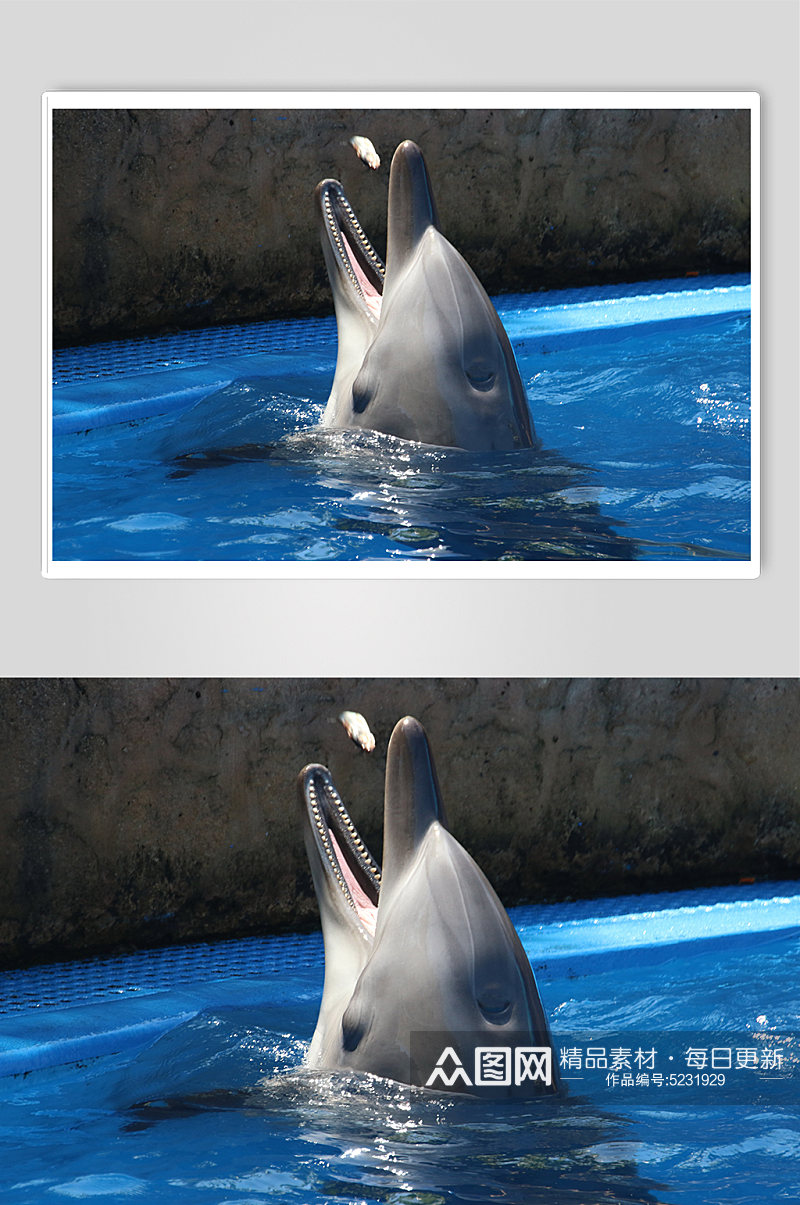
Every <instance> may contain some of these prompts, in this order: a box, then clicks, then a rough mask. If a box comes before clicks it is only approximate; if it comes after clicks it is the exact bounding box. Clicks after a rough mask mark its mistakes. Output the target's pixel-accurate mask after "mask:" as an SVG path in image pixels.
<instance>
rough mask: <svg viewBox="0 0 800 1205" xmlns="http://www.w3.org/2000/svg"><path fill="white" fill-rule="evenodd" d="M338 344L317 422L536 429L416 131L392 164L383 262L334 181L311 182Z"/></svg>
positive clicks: (470, 444) (466, 431)
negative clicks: (442, 217) (455, 241)
mask: <svg viewBox="0 0 800 1205" xmlns="http://www.w3.org/2000/svg"><path fill="white" fill-rule="evenodd" d="M315 204H316V210H317V219H318V223H319V227H320V237H321V241H322V249H323V252H324V255H325V263H326V266H327V269H328V276H329V278H330V282H331V289H332V291H333V301H334V308H335V311H336V322H337V328H338V340H339V342H338V355H337V361H336V372H335V375H334V380H333V386H332V389H331V394H330V398H329V399H328V404H327V407H326V409H325V413H324V415H323V418H322V425H323V426H325V427H345V428H348V427H361V428H367V429H369V430H373V431H382V432H384V433H386V434H388V435H395V436H398V437H399V438H401V439H408V440H416V441H418V442H420V443H424V444H436V445H442V446H445V447H454V448H464V449H469V450H471V451H492V450H497V451H504V450H508V449H512V448H520V447H522V448H527V447H531V446H533V444H534V440H535V434H534V430H533V426H532V423H531V420H530V415H529V412H528V400H527V397H526V394H525V389H524V386H523V384H522V380H521V379H520V375H519V369H518V368H517V363H516V360H515V359H514V353H513V351H512V349H511V344H510V343H509V341H508V336H507V335H506V332H505V330H504V329H503V325H502V323H501V322H500V319H499V318H498V316H497V311H496V310H495V308H494V306H493V305H492V303H491V301H490V300H489V298H488V296H487V295H486V293H485V291H484V289H483V287H482V285H481V284H480V282H479V281H478V278H477V277H476V276H475V274H474V272H473V271H472V269H471V268H470V267H469V266H468V265H467V263H466V262H465V260H464V259H462V257H461V256H460V255H459V253H458V251H456V249H455V248H454V247H453V246H452V245H451V244H450V243H449V242H448V241H447V239H446V238H445V237H444V235H443V234H442V232H441V231H440V229H439V224H438V220H437V216H436V206H435V203H434V200H433V193H432V191H431V185H430V180H429V178H428V172H427V169H426V167H425V160H424V159H423V157H422V152H421V151H420V149H419V147H418V146H417V145H416V144H415V143H413V142H403V143H401V145H400V146H399V147H398V148H397V150H396V151H395V154H394V157H393V159H392V165H391V169H390V173H389V210H388V228H387V249H386V265H385V267H384V264H383V263H382V261H381V260H380V258H379V257H378V255H377V254H376V252H375V250H374V248H373V247H372V245H371V243H370V242H369V240H368V238H367V236H366V235H365V233H364V231H363V230H362V228H361V226H360V224H359V222H358V220H357V218H356V215H355V214H354V212H353V209H352V206H351V205H350V202H349V201H348V199H347V197H346V196H345V193H344V190H343V189H342V186H341V184H340V183H339V182H338V181H337V180H323V181H322V182H321V183H320V184H318V185H317V188H316V192H315Z"/></svg>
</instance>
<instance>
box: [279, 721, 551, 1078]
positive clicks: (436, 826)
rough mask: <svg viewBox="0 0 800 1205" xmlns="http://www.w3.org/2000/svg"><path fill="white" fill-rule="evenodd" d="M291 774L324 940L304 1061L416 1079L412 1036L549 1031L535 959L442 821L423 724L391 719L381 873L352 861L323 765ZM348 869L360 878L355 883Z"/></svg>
mask: <svg viewBox="0 0 800 1205" xmlns="http://www.w3.org/2000/svg"><path fill="white" fill-rule="evenodd" d="M299 787H300V798H301V801H302V804H303V813H304V816H305V826H306V844H307V848H308V850H309V858H310V861H311V867H312V875H313V877H314V884H315V888H316V891H317V898H318V901H319V906H320V915H321V919H322V928H323V938H324V944H325V984H324V988H323V997H322V1002H321V1005H320V1014H319V1019H318V1022H317V1027H316V1030H315V1033H314V1036H313V1039H312V1042H311V1045H310V1048H309V1052H308V1056H307V1063H308V1065H309V1066H311V1067H330V1068H337V1067H338V1068H347V1069H350V1070H355V1071H361V1072H370V1073H372V1074H376V1075H380V1076H384V1077H386V1078H389V1079H394V1080H399V1081H400V1082H404V1083H419V1084H424V1083H425V1082H426V1078H425V1076H424V1075H421V1076H419V1075H418V1072H416V1071H415V1070H414V1067H413V1065H412V1047H413V1046H414V1043H415V1041H416V1042H417V1043H419V1042H420V1041H422V1043H423V1046H424V1043H425V1041H427V1040H429V1041H430V1043H433V1045H432V1046H431V1048H430V1051H429V1054H430V1055H431V1056H432V1057H433V1058H434V1059H435V1058H436V1057H437V1056H438V1054H439V1053H440V1049H436V1050H434V1049H433V1047H434V1046H435V1045H436V1044H437V1043H440V1042H443V1043H444V1044H451V1042H452V1041H453V1040H455V1039H454V1038H453V1037H452V1036H451V1035H456V1036H463V1035H464V1034H465V1033H469V1034H472V1035H474V1036H475V1039H476V1041H477V1042H478V1044H481V1043H483V1042H485V1043H487V1044H490V1043H491V1042H500V1043H502V1042H504V1041H506V1042H507V1041H508V1034H509V1033H512V1032H513V1033H514V1034H522V1035H527V1037H528V1039H529V1040H530V1041H531V1042H533V1043H534V1044H535V1045H537V1046H539V1045H545V1044H546V1045H551V1039H550V1035H549V1029H548V1025H547V1020H546V1017H545V1014H544V1010H543V1008H542V1005H541V1001H540V999H539V994H538V991H537V988H536V983H535V980H534V977H533V972H532V971H531V968H530V963H529V962H528V959H527V957H526V955H525V953H524V951H523V949H522V946H521V944H520V941H519V938H518V936H517V934H516V931H515V930H514V927H513V925H512V924H511V921H510V920H509V918H508V914H507V913H506V911H505V909H504V908H503V906H502V904H501V903H500V901H499V899H498V898H497V896H496V894H495V892H494V890H493V889H492V887H491V885H490V884H489V882H488V880H487V879H486V878H485V876H484V875H483V873H482V872H481V871H480V869H479V868H478V866H477V865H476V864H475V862H474V861H473V859H472V858H471V857H470V855H469V854H468V853H467V852H466V850H465V849H464V848H463V847H462V846H461V845H460V844H459V842H458V841H457V840H456V839H455V838H454V837H453V836H452V834H451V833H450V832H449V830H448V828H447V823H446V817H445V813H444V808H443V806H442V800H441V795H440V790H439V785H438V780H437V776H436V770H435V767H434V764H433V760H432V757H431V754H430V749H429V746H428V743H427V738H426V737H425V733H424V730H423V729H422V727H421V725H420V724H419V723H418V722H417V721H416V720H413V719H411V718H408V717H407V718H406V719H404V720H401V721H400V723H399V724H398V725H397V726H396V727H395V730H394V733H393V734H392V738H391V741H390V743H389V751H388V754H387V764H386V787H385V813H384V847H383V865H382V868H381V870H380V872H379V875H380V877H379V878H376V877H375V875H374V872H373V870H372V866H373V865H374V863H372V861H371V859H370V858H369V855H368V854H366V856H365V858H364V861H363V864H362V863H361V862H359V860H358V858H359V857H361V849H360V847H359V845H358V842H359V841H360V838H358V835H357V833H356V832H355V829H354V827H353V828H352V830H351V829H350V827H349V826H350V825H352V821H350V819H349V817H348V816H347V813H346V812H345V811H344V808H343V805H342V804H341V801H340V800H339V799H338V795H336V792H335V788H334V787H333V784H332V781H331V779H330V775H329V773H328V771H327V770H325V769H324V767H320V766H312V767H307V768H306V770H304V771H303V773H302V774H301V776H300V779H299ZM320 796H323V797H324V802H323V804H322V805H321V804H320ZM326 826H329V828H330V833H329V834H326V831H325V830H326ZM348 835H349V837H350V843H349V844H348V842H347V840H346V838H347V836H348ZM331 837H332V839H331ZM361 844H362V846H363V843H361ZM331 851H332V852H333V857H332V856H331ZM354 851H355V855H358V857H356V856H355V855H354ZM344 863H347V865H344ZM358 876H361V880H360V886H359V885H358V884H357V885H356V886H355V887H353V880H354V879H357V878H358ZM370 876H372V877H370ZM369 892H371V893H372V896H374V900H375V916H374V925H373V921H372V920H370V922H369V923H368V924H366V925H365V924H364V920H363V918H362V916H360V915H359V908H358V906H357V903H356V902H355V901H354V899H353V896H355V897H356V901H357V900H359V899H361V897H362V896H364V895H368V894H369ZM362 904H363V900H362ZM426 1035H427V1037H426ZM418 1049H419V1046H418ZM432 1066H433V1064H432V1063H431V1064H430V1066H429V1068H428V1071H429V1072H430V1070H432Z"/></svg>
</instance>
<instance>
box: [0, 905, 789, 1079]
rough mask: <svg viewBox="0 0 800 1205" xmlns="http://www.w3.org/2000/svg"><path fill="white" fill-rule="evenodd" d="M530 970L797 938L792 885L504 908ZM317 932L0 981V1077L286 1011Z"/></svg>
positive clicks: (310, 961) (315, 955)
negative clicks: (246, 1011)
mask: <svg viewBox="0 0 800 1205" xmlns="http://www.w3.org/2000/svg"><path fill="white" fill-rule="evenodd" d="M510 916H511V919H512V920H513V922H514V925H515V926H516V928H517V930H518V932H519V933H520V935H521V937H522V940H523V944H525V946H526V948H527V949H528V951H529V953H530V955H531V957H532V960H533V963H534V966H535V967H536V968H537V971H538V973H540V974H542V973H543V971H544V973H545V974H547V975H549V976H551V977H559V976H562V975H567V974H569V975H574V974H587V973H593V972H596V971H597V970H601V969H603V968H604V967H606V968H607V966H608V965H609V960H610V959H613V958H614V957H616V956H619V955H620V954H626V955H627V956H629V957H635V958H638V959H642V960H643V961H649V960H650V959H651V957H652V956H654V955H658V956H660V957H665V956H666V957H668V956H670V954H671V952H674V951H676V950H682V949H684V948H685V947H686V946H689V945H694V946H695V947H697V948H698V950H699V951H702V950H703V949H704V948H708V943H710V942H714V943H719V942H730V941H740V940H747V939H748V938H750V939H753V940H759V941H763V940H765V938H766V937H768V936H775V935H784V936H789V935H791V934H793V933H798V934H800V882H781V883H760V884H749V885H742V886H737V887H724V888H706V889H702V890H699V891H678V892H668V893H660V894H654V895H640V896H622V897H617V898H614V899H607V900H582V901H577V902H575V903H565V904H543V905H536V906H533V905H531V906H525V907H520V908H513V909H511V910H510ZM322 965H323V947H322V937H321V934H320V933H319V932H315V933H310V934H287V935H282V936H276V937H264V938H261V937H250V938H244V939H242V940H235V941H218V942H213V943H205V942H203V943H194V944H192V945H187V946H177V947H171V948H167V949H159V950H144V951H140V952H138V953H136V954H128V955H120V956H116V957H105V958H92V959H85V960H80V961H75V962H70V963H58V964H51V965H47V966H40V967H31V968H27V969H24V970H12V971H6V972H4V973H2V974H0V1076H4V1075H19V1074H27V1073H28V1072H30V1071H32V1070H36V1069H41V1068H44V1067H51V1066H60V1065H63V1064H66V1063H73V1062H76V1061H79V1060H82V1059H87V1058H97V1057H100V1056H102V1055H106V1054H113V1053H116V1052H118V1051H120V1050H127V1049H133V1048H134V1047H136V1046H141V1045H146V1044H147V1043H149V1042H150V1041H152V1040H153V1039H154V1038H156V1037H158V1036H159V1035H160V1034H162V1033H165V1032H167V1031H168V1030H169V1029H172V1028H174V1027H175V1026H176V1025H179V1024H181V1023H182V1022H183V1021H186V1020H188V1019H190V1018H191V1017H194V1016H197V1015H198V1014H199V1013H201V1012H203V1011H205V1010H208V1009H210V1008H226V1007H247V1008H255V1009H258V1008H263V1010H264V1014H265V1016H267V1015H268V1013H269V1010H270V1009H274V1008H275V1006H276V1004H279V1003H280V1004H286V1005H291V1004H292V1003H293V1002H296V1001H297V999H298V993H300V994H301V995H303V996H305V997H306V998H307V999H309V1000H312V1001H314V1000H317V999H318V998H319V994H320V991H321V987H322Z"/></svg>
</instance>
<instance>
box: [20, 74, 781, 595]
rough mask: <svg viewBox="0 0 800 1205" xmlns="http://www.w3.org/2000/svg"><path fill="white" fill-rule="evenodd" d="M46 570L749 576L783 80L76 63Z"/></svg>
mask: <svg viewBox="0 0 800 1205" xmlns="http://www.w3.org/2000/svg"><path fill="white" fill-rule="evenodd" d="M43 175H44V212H45V229H44V241H45V255H44V263H45V288H44V295H45V299H46V306H45V314H44V345H45V348H46V355H45V358H44V383H43V384H44V388H43V394H44V431H45V440H44V483H45V499H44V508H43V510H44V532H43V568H44V572H45V574H46V575H49V576H53V577H107V576H125V577H180V576H192V577H197V576H208V577H217V576H228V577H262V576H264V577H270V576H272V577H274V576H279V577H287V578H288V577H326V576H333V577H350V578H359V577H372V578H375V577H390V578H396V579H403V578H409V577H423V578H431V579H437V578H439V579H441V578H454V577H455V578H458V577H470V578H475V577H491V578H498V579H503V578H517V577H527V578H531V577H631V578H641V577H674V576H678V577H684V578H687V577H720V578H723V577H738V578H743V577H755V576H757V575H758V573H759V566H760V548H759V472H758V466H759V390H758V383H759V338H758V333H759V98H758V95H757V94H755V93H749V92H747V93H740V92H723V93H719V92H702V93H689V92H671V93H660V92H649V93H648V92H645V93H633V92H627V93H575V94H573V93H557V92H549V93H500V94H494V93H463V94H459V93H452V92H449V93H419V92H407V93H357V94H354V93H349V94H348V93H332V94H325V93H310V94H304V93H256V94H251V93H211V94H195V93H180V92H178V93H164V94H159V93H149V92H147V93H145V92H142V93H129V94H126V93H100V92H92V93H48V94H46V96H45V98H44V173H43Z"/></svg>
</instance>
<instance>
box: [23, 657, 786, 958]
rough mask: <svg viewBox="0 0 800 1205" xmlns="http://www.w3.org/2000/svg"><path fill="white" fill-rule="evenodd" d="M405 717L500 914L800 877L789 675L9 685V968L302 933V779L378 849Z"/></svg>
mask: <svg viewBox="0 0 800 1205" xmlns="http://www.w3.org/2000/svg"><path fill="white" fill-rule="evenodd" d="M343 709H351V710H356V711H360V712H362V713H363V714H364V715H365V716H366V717H367V719H368V721H369V723H370V726H371V728H372V731H373V732H374V734H375V736H376V740H377V746H376V749H375V751H374V752H373V753H365V752H363V751H362V750H361V749H359V748H358V747H357V746H356V745H355V744H353V743H352V742H351V741H350V740H349V739H348V737H347V736H346V734H345V731H344V728H343V727H342V725H341V724H340V723H339V721H338V718H337V717H338V715H339V713H340V712H341V711H342V710H343ZM405 714H412V715H416V716H417V718H418V719H420V720H421V721H422V722H423V724H424V725H425V726H426V729H427V731H428V735H429V738H430V740H431V744H432V747H433V751H434V756H435V758H436V762H437V767H438V771H439V778H440V781H441V785H442V791H443V794H444V798H445V803H446V806H447V808H448V812H449V819H450V825H451V828H452V830H453V832H454V834H455V835H456V837H457V838H458V840H459V841H461V843H462V844H463V845H464V846H465V847H466V848H467V849H468V850H469V851H470V852H471V853H472V855H473V856H474V857H475V859H476V861H477V862H478V864H479V865H480V866H481V867H482V869H483V870H484V871H485V873H486V874H487V875H488V877H489V878H490V880H491V881H492V882H493V883H494V885H495V887H496V889H497V890H498V892H499V894H500V896H501V898H502V899H503V900H504V902H505V903H506V905H508V906H510V905H512V904H516V903H520V902H523V901H541V900H555V899H567V898H576V897H581V896H584V897H593V896H602V895H614V894H618V893H627V892H638V891H643V890H654V889H656V890H658V889H669V888H678V887H687V886H700V885H704V884H713V883H731V882H732V883H736V882H738V881H739V880H740V879H742V878H760V877H790V878H791V877H798V876H800V742H798V739H797V733H798V730H800V684H798V682H797V681H794V680H793V681H784V680H746V679H737V680H733V681H731V680H723V679H713V680H673V679H655V680H647V679H636V680H630V679H552V680H522V679H519V680H517V679H514V680H508V681H506V680H502V681H501V680H493V679H469V680H461V679H420V680H407V681H406V680H399V679H397V680H394V679H392V680H388V681H387V680H342V679H335V680H334V679H332V680H327V679H301V680H287V679H280V680H274V681H266V682H264V681H257V680H249V679H248V680H241V679H237V680H224V679H214V680H207V679H203V680H197V681H194V680H187V679H180V680H166V679H159V680H149V679H141V680H139V679H122V680H104V679H87V680H80V681H77V680H71V679H33V680H24V679H14V680H2V681H0V756H2V764H3V767H4V775H3V783H2V796H1V798H0V961H2V962H3V963H4V964H5V965H16V964H20V963H23V962H25V961H29V960H31V959H40V958H59V957H63V956H65V955H72V954H79V953H86V952H91V951H100V950H110V949H124V948H128V947H133V946H139V945H152V944H159V943H162V942H173V941H182V940H192V939H198V938H209V937H222V936H234V935H242V934H247V933H267V932H271V931H280V930H284V929H290V928H303V927H308V926H310V925H313V924H314V923H315V920H316V904H315V899H314V894H313V889H312V886H311V880H310V875H309V872H308V867H307V862H306V856H305V851H304V848H303V841H302V829H301V820H300V813H299V807H298V804H297V801H296V788H295V779H296V776H297V774H298V772H299V771H300V769H301V768H302V767H303V766H304V765H305V764H306V763H308V762H311V761H321V762H323V763H325V764H327V765H329V766H330V768H331V771H332V773H333V775H334V778H335V780H336V782H337V784H338V786H339V789H340V791H341V793H342V796H343V798H344V800H345V802H346V804H347V806H348V807H349V808H350V810H351V812H352V815H353V817H354V819H355V821H356V823H357V824H358V826H359V828H360V829H361V830H362V833H363V835H364V836H365V838H366V839H367V843H368V845H369V846H370V848H372V850H373V852H374V853H375V854H377V855H378V856H380V849H381V817H382V799H383V773H384V767H385V753H386V745H387V742H388V738H389V735H390V733H391V730H392V728H393V726H394V724H395V722H396V721H397V720H398V719H399V718H400V717H402V716H403V715H405Z"/></svg>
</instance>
